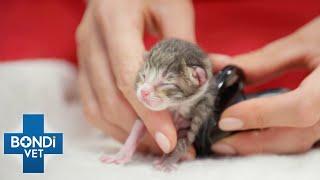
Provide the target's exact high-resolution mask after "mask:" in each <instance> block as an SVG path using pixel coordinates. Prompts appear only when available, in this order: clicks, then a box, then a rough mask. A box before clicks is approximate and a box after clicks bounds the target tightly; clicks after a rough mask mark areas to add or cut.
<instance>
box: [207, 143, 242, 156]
mask: <svg viewBox="0 0 320 180" xmlns="http://www.w3.org/2000/svg"><path fill="white" fill-rule="evenodd" d="M211 150H212V151H214V152H216V153H218V154H224V155H235V154H236V153H237V152H236V150H235V149H234V148H233V147H232V146H230V145H228V144H225V143H217V144H214V145H212V147H211Z"/></svg>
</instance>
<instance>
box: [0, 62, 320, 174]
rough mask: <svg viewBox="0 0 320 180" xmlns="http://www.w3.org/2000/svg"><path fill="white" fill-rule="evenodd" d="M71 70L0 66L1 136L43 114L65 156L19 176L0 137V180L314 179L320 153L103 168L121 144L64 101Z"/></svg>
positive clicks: (138, 160)
mask: <svg viewBox="0 0 320 180" xmlns="http://www.w3.org/2000/svg"><path fill="white" fill-rule="evenodd" d="M75 80H76V70H75V68H74V67H72V66H71V65H70V64H68V63H64V62H63V61H56V60H55V61H50V59H47V60H46V59H43V60H37V61H30V60H29V61H19V62H10V63H2V64H0V133H1V136H3V133H4V132H14V131H16V132H22V120H21V119H22V114H23V113H44V114H45V131H46V132H62V133H64V153H63V154H62V155H45V173H44V174H23V173H22V155H7V154H3V137H2V138H0V143H1V145H0V152H1V153H0V157H1V158H0V179H1V180H16V179H30V180H37V179H54V180H56V179H76V180H82V179H83V180H88V179H92V180H93V179H103V180H111V179H137V180H138V179H139V180H142V179H148V180H150V179H164V178H165V179H173V180H179V179H181V180H188V179H191V180H207V179H208V180H229V179H230V180H234V179H237V180H242V179H243V180H250V179H255V180H257V179H259V180H268V179H281V180H285V179H288V180H302V179H306V180H319V179H320V151H319V150H313V151H311V152H309V153H306V154H302V155H291V156H276V155H260V156H251V157H238V158H222V159H205V160H196V161H191V162H184V163H182V164H180V165H179V166H178V169H177V171H174V172H171V173H164V172H159V171H157V170H155V169H154V168H153V167H152V161H153V160H154V157H146V156H142V155H135V157H134V160H133V161H132V162H131V163H129V164H127V165H124V166H122V165H106V164H102V163H101V162H100V161H99V158H100V156H101V155H102V154H103V153H109V154H112V153H115V152H116V151H117V150H118V149H119V147H120V144H119V143H117V142H115V141H113V140H112V139H110V138H108V137H106V136H104V135H103V134H102V133H101V132H99V130H96V129H94V128H92V127H91V125H90V124H88V123H87V122H86V121H85V120H84V117H83V114H82V112H81V105H80V102H79V101H66V98H65V96H66V93H68V92H69V93H70V90H72V88H73V87H76V85H75V84H74V83H75Z"/></svg>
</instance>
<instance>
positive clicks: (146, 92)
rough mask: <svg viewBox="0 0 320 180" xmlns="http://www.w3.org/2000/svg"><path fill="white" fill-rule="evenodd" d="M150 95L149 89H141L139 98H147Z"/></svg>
mask: <svg viewBox="0 0 320 180" xmlns="http://www.w3.org/2000/svg"><path fill="white" fill-rule="evenodd" d="M150 93H151V91H150V90H149V89H141V96H142V97H143V98H146V97H148V96H149V94H150Z"/></svg>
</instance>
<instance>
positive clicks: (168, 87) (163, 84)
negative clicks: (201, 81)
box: [158, 83, 180, 89]
mask: <svg viewBox="0 0 320 180" xmlns="http://www.w3.org/2000/svg"><path fill="white" fill-rule="evenodd" d="M158 88H161V89H170V88H176V89H180V88H179V86H178V85H177V84H174V83H160V84H159V85H158Z"/></svg>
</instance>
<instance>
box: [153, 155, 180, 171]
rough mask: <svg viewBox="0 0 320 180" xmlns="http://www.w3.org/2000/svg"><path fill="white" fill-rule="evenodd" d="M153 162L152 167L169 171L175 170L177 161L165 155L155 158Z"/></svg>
mask: <svg viewBox="0 0 320 180" xmlns="http://www.w3.org/2000/svg"><path fill="white" fill-rule="evenodd" d="M153 164H154V167H155V168H156V169H157V170H160V171H164V172H171V171H174V170H177V163H176V162H175V161H172V160H171V159H168V158H166V157H163V158H160V159H158V160H156V161H155V162H154V163H153Z"/></svg>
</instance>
